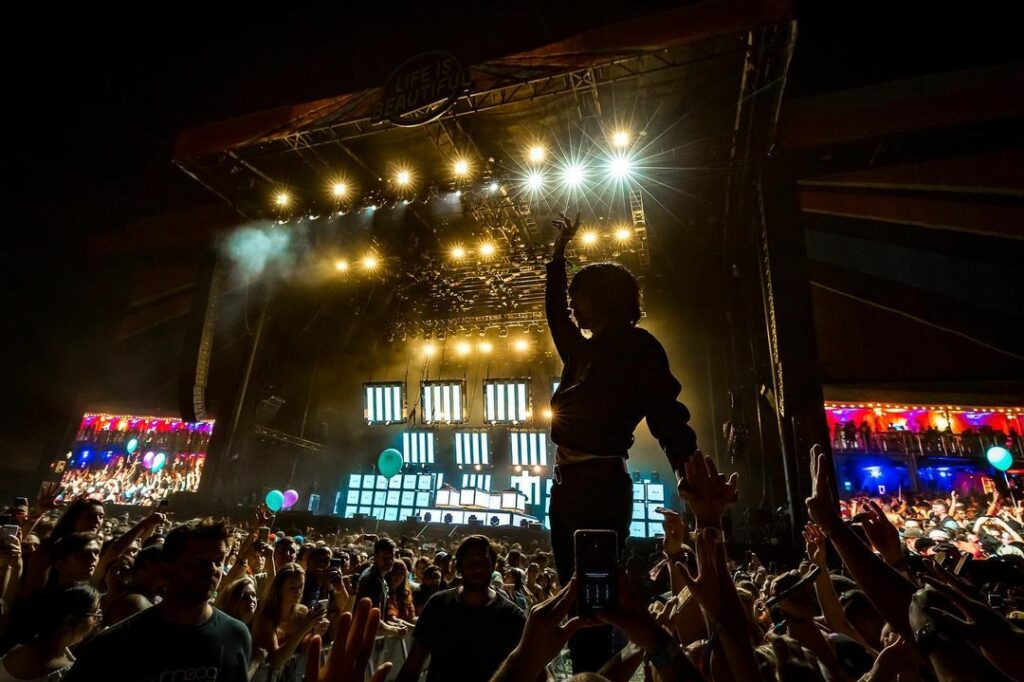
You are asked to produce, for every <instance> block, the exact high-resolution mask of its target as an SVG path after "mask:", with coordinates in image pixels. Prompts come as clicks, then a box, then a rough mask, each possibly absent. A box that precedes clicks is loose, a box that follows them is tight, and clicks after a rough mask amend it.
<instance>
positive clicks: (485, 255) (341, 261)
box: [334, 226, 633, 274]
mask: <svg viewBox="0 0 1024 682" xmlns="http://www.w3.org/2000/svg"><path fill="white" fill-rule="evenodd" d="M632 238H633V230H632V228H629V227H625V226H621V227H617V228H615V229H614V230H612V231H611V233H609V234H608V235H603V234H602V233H600V232H598V231H596V230H584V231H583V232H581V233H580V236H579V240H580V243H582V244H583V246H584V247H587V248H589V247H594V246H596V245H597V244H598V242H600V241H601V240H602V239H611V240H613V241H614V242H616V243H617V244H619V245H622V244H625V243H627V242H628V241H630V240H631V239H632ZM473 254H475V255H476V256H478V257H479V258H480V259H481V260H489V259H491V258H494V257H495V256H496V255H497V254H498V247H497V246H496V245H495V243H494V242H492V241H483V242H480V243H479V244H478V245H477V247H476V249H475V250H474V249H469V248H467V247H466V246H464V245H462V244H455V245H454V246H452V247H451V249H450V250H449V251H448V255H449V257H450V258H451V259H452V260H453V261H455V262H459V261H464V260H466V259H467V258H469V257H470V256H471V255H473ZM356 265H358V266H359V268H360V269H361V270H362V271H363V272H366V273H372V272H376V271H377V270H378V269H379V268H380V265H381V259H380V258H379V257H378V256H376V255H375V254H372V253H368V254H366V255H365V256H363V257H362V258H360V259H359V260H358V261H357V262H351V261H349V260H348V259H346V258H338V259H337V260H335V261H334V269H335V270H337V271H338V272H340V273H342V274H347V273H349V272H351V271H352V270H353V269H354V267H355V266H356Z"/></svg>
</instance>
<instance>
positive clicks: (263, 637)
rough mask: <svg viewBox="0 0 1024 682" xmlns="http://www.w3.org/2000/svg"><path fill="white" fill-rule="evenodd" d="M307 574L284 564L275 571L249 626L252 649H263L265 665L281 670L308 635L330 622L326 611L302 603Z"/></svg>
mask: <svg viewBox="0 0 1024 682" xmlns="http://www.w3.org/2000/svg"><path fill="white" fill-rule="evenodd" d="M305 583H306V572H305V571H304V570H303V569H302V566H299V565H298V564H295V563H292V564H285V565H284V566H282V567H281V568H279V569H278V570H277V575H275V576H274V582H273V583H271V585H270V591H269V592H268V593H267V598H266V599H265V600H264V601H263V603H262V604H260V608H259V609H258V611H257V613H256V618H255V620H254V621H253V625H252V644H253V648H254V649H256V648H260V649H266V651H267V664H268V665H269V666H270V668H271V669H272V670H273V669H282V668H284V666H285V664H286V663H288V659H290V658H291V657H292V655H293V654H294V653H295V651H296V650H297V649H298V648H299V645H300V644H301V643H302V640H303V639H305V638H306V636H307V635H310V634H323V633H324V632H326V631H327V628H328V626H329V625H330V623H329V622H328V620H327V619H326V618H325V617H324V615H325V614H326V608H325V607H324V606H323V605H322V604H317V605H316V606H315V607H313V608H309V607H307V606H306V605H305V604H301V603H300V601H301V599H302V588H303V587H304V586H305Z"/></svg>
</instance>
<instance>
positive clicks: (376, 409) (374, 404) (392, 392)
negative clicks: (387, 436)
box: [363, 382, 405, 424]
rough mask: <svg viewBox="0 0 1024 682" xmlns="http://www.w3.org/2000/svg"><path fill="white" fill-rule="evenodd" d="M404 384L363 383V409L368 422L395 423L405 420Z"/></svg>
mask: <svg viewBox="0 0 1024 682" xmlns="http://www.w3.org/2000/svg"><path fill="white" fill-rule="evenodd" d="M404 386H405V385H404V384H402V383H395V382H387V383H368V384H364V385H363V391H364V393H365V396H364V401H365V409H364V411H363V416H364V417H365V419H366V421H367V423H369V424H397V423H401V422H404V421H405V414H404V412H405V407H404V402H405V401H404V396H403V394H402V391H403V390H404Z"/></svg>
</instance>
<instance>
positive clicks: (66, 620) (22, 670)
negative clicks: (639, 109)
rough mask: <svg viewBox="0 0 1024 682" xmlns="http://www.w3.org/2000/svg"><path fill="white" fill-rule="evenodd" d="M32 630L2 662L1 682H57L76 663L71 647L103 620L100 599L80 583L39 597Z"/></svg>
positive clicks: (91, 587) (24, 633) (0, 662)
mask: <svg viewBox="0 0 1024 682" xmlns="http://www.w3.org/2000/svg"><path fill="white" fill-rule="evenodd" d="M33 610H34V612H35V613H34V617H33V618H32V625H31V627H28V628H26V629H25V630H23V632H22V633H20V634H21V637H20V640H21V643H20V644H19V645H18V646H16V647H14V648H13V649H11V651H10V652H8V653H7V655H6V656H4V657H3V659H2V660H0V682H19V681H30V682H56V680H60V679H61V678H63V677H64V675H65V674H66V673H67V672H68V670H70V668H71V666H72V664H73V663H74V662H75V657H74V656H73V655H72V654H71V647H73V646H75V645H76V644H78V643H79V642H81V641H82V640H84V639H85V638H86V637H88V636H89V634H90V633H92V631H93V630H95V629H96V627H97V626H99V624H100V622H101V621H102V620H103V612H102V611H100V595H99V592H97V591H96V588H94V587H93V586H92V585H90V584H89V583H85V582H80V583H74V584H71V585H67V586H65V587H58V588H54V589H52V590H46V591H44V592H41V593H39V595H38V601H37V602H36V604H35V608H34V609H33Z"/></svg>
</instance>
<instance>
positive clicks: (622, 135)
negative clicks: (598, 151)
mask: <svg viewBox="0 0 1024 682" xmlns="http://www.w3.org/2000/svg"><path fill="white" fill-rule="evenodd" d="M629 139H630V135H629V131H627V130H616V131H615V132H614V133H612V146H614V147H619V148H622V147H625V146H626V145H628V144H629Z"/></svg>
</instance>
